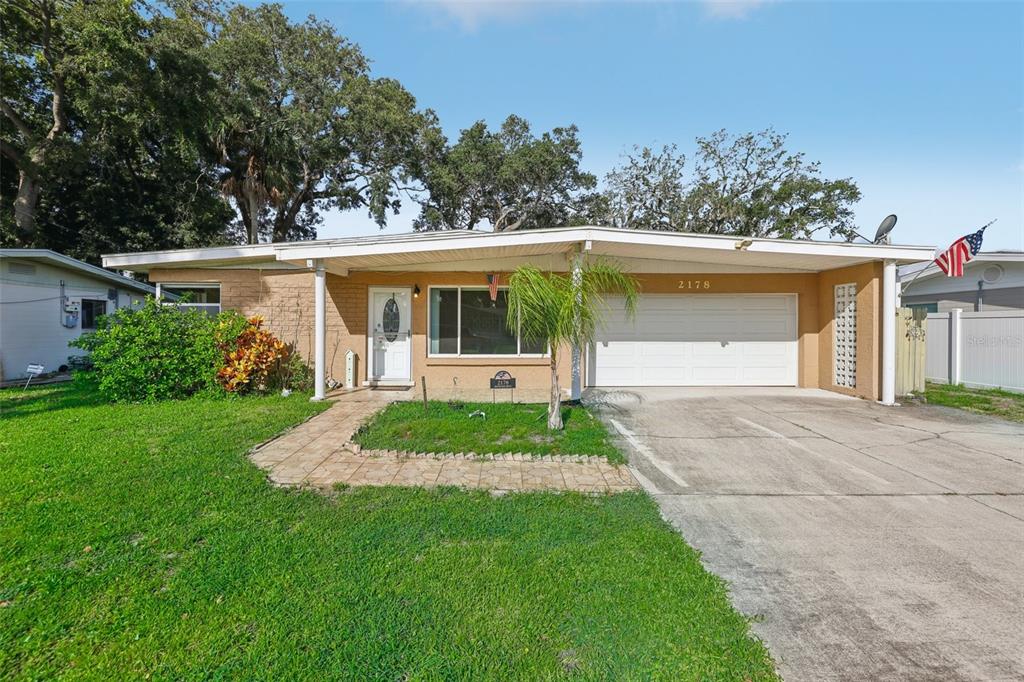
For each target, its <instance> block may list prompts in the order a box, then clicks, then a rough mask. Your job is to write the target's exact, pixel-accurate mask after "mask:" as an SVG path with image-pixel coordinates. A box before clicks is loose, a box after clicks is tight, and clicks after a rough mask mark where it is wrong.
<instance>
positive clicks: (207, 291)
mask: <svg viewBox="0 0 1024 682" xmlns="http://www.w3.org/2000/svg"><path fill="white" fill-rule="evenodd" d="M160 290H161V294H162V296H163V298H164V302H165V303H173V304H174V305H176V306H178V307H179V308H196V309H197V310H202V311H203V312H205V313H206V314H207V315H211V316H213V315H216V314H217V313H219V312H220V285H219V284H164V285H162V286H161V287H160Z"/></svg>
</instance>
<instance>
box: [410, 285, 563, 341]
mask: <svg viewBox="0 0 1024 682" xmlns="http://www.w3.org/2000/svg"><path fill="white" fill-rule="evenodd" d="M428 305H429V315H428V321H429V325H430V328H429V330H428V332H429V333H428V344H429V345H428V349H429V353H430V354H431V355H545V354H546V353H547V352H548V346H547V342H546V341H533V342H527V341H524V340H521V339H517V338H516V335H515V334H513V333H511V332H510V331H509V329H508V327H507V326H506V320H507V319H508V292H507V291H506V290H504V289H501V290H499V291H498V297H497V300H494V301H492V300H491V295H490V292H489V291H488V290H487V289H483V288H479V289H478V288H475V287H474V288H463V289H461V290H460V289H459V288H458V287H448V288H436V287H432V288H431V289H430V297H429V301H428ZM460 337H461V338H460Z"/></svg>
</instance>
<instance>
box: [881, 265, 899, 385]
mask: <svg viewBox="0 0 1024 682" xmlns="http://www.w3.org/2000/svg"><path fill="white" fill-rule="evenodd" d="M882 404H883V405H895V404H896V261H891V260H887V261H885V263H884V264H883V266H882Z"/></svg>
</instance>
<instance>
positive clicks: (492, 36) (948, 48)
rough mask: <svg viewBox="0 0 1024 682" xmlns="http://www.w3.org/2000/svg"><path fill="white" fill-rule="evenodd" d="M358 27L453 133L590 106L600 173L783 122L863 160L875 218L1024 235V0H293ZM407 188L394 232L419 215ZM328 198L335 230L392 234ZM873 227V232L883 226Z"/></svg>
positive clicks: (330, 231)
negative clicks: (672, 146) (670, 148)
mask: <svg viewBox="0 0 1024 682" xmlns="http://www.w3.org/2000/svg"><path fill="white" fill-rule="evenodd" d="M285 6H286V10H287V11H288V12H289V14H290V15H291V16H293V17H294V18H296V19H300V18H302V17H304V16H305V15H307V14H316V15H317V16H319V17H320V18H322V19H327V20H329V21H330V22H331V23H333V24H334V25H335V26H336V27H337V29H338V30H339V31H340V32H341V33H342V34H343V35H345V36H347V37H348V38H350V39H351V40H353V41H354V42H356V43H358V44H359V45H360V47H362V49H363V51H364V52H365V53H366V54H367V56H368V57H370V59H371V60H372V61H373V73H374V75H376V76H388V77H394V78H397V79H398V80H400V81H401V82H402V83H403V84H404V85H405V86H406V87H407V88H408V89H409V90H410V91H411V92H412V93H413V94H414V95H415V96H416V97H417V99H418V102H419V104H420V106H421V107H430V108H432V109H434V110H435V111H436V112H437V113H438V115H439V116H440V119H441V122H442V124H443V126H444V128H445V132H446V134H447V135H448V136H449V138H454V137H455V136H457V134H458V131H459V130H460V129H461V128H464V127H466V126H468V125H470V124H472V123H473V122H474V121H476V120H479V119H483V120H486V121H487V122H488V123H489V124H491V125H492V126H494V125H497V124H499V123H500V122H501V121H502V120H503V119H504V118H505V117H506V116H507V115H508V114H510V113H516V114H518V115H520V116H523V117H524V118H526V119H527V120H529V121H530V123H531V124H532V125H533V126H534V129H535V130H547V129H550V128H552V127H555V126H559V125H566V124H569V123H575V124H576V125H578V126H579V128H580V134H581V137H582V140H583V144H584V165H585V166H586V167H587V168H588V169H589V170H591V171H593V172H595V173H597V174H598V175H599V176H603V175H604V173H606V172H607V171H608V170H609V169H610V168H612V167H613V166H614V165H615V164H616V163H617V161H618V160H619V159H620V157H621V155H622V154H623V153H625V152H626V151H628V150H629V149H630V148H631V147H632V145H634V144H638V145H661V144H665V143H673V142H674V143H677V144H678V145H679V147H680V149H681V150H682V151H684V152H687V153H689V152H690V151H692V149H693V140H694V138H696V137H697V136H700V135H707V134H708V133H711V132H712V131H714V130H717V129H719V128H726V129H728V130H729V131H730V132H737V133H739V132H746V131H751V130H760V129H763V128H766V127H769V126H771V127H774V128H775V129H776V130H779V131H781V132H786V133H789V135H790V137H789V147H790V149H791V150H793V151H803V152H805V153H806V154H807V157H808V158H809V159H812V160H819V161H821V163H822V170H823V172H824V174H825V175H826V176H828V177H852V178H853V179H854V180H855V181H856V182H857V183H858V185H859V186H860V188H861V190H862V192H863V195H864V196H863V199H862V200H861V202H860V203H859V204H858V205H857V207H856V213H857V221H858V223H859V225H860V226H861V227H862V228H863V229H862V232H865V233H873V232H874V229H875V227H876V226H877V224H878V222H879V221H880V220H881V219H882V218H883V217H884V216H885V215H886V214H888V213H896V214H897V215H898V216H899V224H898V226H897V228H896V232H895V233H894V236H895V241H898V242H901V243H916V244H930V245H935V244H939V243H942V244H946V243H948V242H950V241H952V240H953V239H955V238H956V237H959V236H961V235H963V234H965V233H966V232H968V231H973V230H974V229H977V227H979V226H981V225H982V224H984V223H986V222H988V221H989V220H991V219H992V218H998V222H997V223H996V225H995V226H993V228H991V229H990V230H988V232H987V235H986V241H985V249H986V250H989V249H997V248H1004V249H1007V248H1012V249H1024V3H1016V2H1003V3H985V2H969V3H967V2H964V3H956V2H903V3H888V2H844V1H837V2H787V1H785V0H779V1H774V2H773V1H764V0H742V1H739V2H723V1H711V0H709V1H699V0H695V1H693V2H673V3H668V2H666V3H656V2H639V1H623V2H584V1H581V0H580V1H573V2H564V3H541V2H503V1H500V0H491V1H489V2H468V1H466V0H462V1H459V0H445V1H441V2H414V1H411V0H410V1H403V0H395V1H393V2H345V3H332V2H287V3H286V4H285ZM415 212H416V211H415V207H414V206H412V205H409V206H408V207H407V208H405V209H404V210H403V211H402V213H401V214H400V215H398V216H396V217H395V218H394V219H393V220H392V221H391V222H390V224H389V227H388V229H387V231H388V232H404V231H407V230H409V229H410V223H411V221H412V218H413V217H414V215H415ZM377 231H378V230H377V227H376V226H375V225H374V224H373V223H372V221H370V220H369V219H368V218H367V217H366V216H365V215H363V213H362V212H346V213H336V214H331V215H329V216H328V217H327V219H326V224H325V226H324V227H323V228H321V230H320V236H321V237H333V236H345V235H353V234H372V233H376V232H377ZM869 236H870V235H869Z"/></svg>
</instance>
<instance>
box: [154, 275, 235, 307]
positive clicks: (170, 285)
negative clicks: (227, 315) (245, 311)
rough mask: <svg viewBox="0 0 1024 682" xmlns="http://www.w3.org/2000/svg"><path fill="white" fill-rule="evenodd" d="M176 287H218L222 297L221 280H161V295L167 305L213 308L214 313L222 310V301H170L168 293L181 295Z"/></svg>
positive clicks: (162, 300)
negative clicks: (167, 296)
mask: <svg viewBox="0 0 1024 682" xmlns="http://www.w3.org/2000/svg"><path fill="white" fill-rule="evenodd" d="M176 289H216V290H217V292H218V298H220V295H219V294H221V293H223V292H222V291H221V286H220V282H161V283H160V296H161V302H162V303H164V304H165V305H173V306H178V307H180V308H199V309H201V310H211V311H213V312H214V313H219V312H220V311H221V307H220V306H221V304H220V303H179V302H177V301H168V300H167V299H166V298H165V296H166V295H167V294H168V293H171V294H174V295H176V296H179V295H180V294H178V293H177V292H176V291H175V290H176ZM221 301H222V302H223V299H221Z"/></svg>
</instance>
